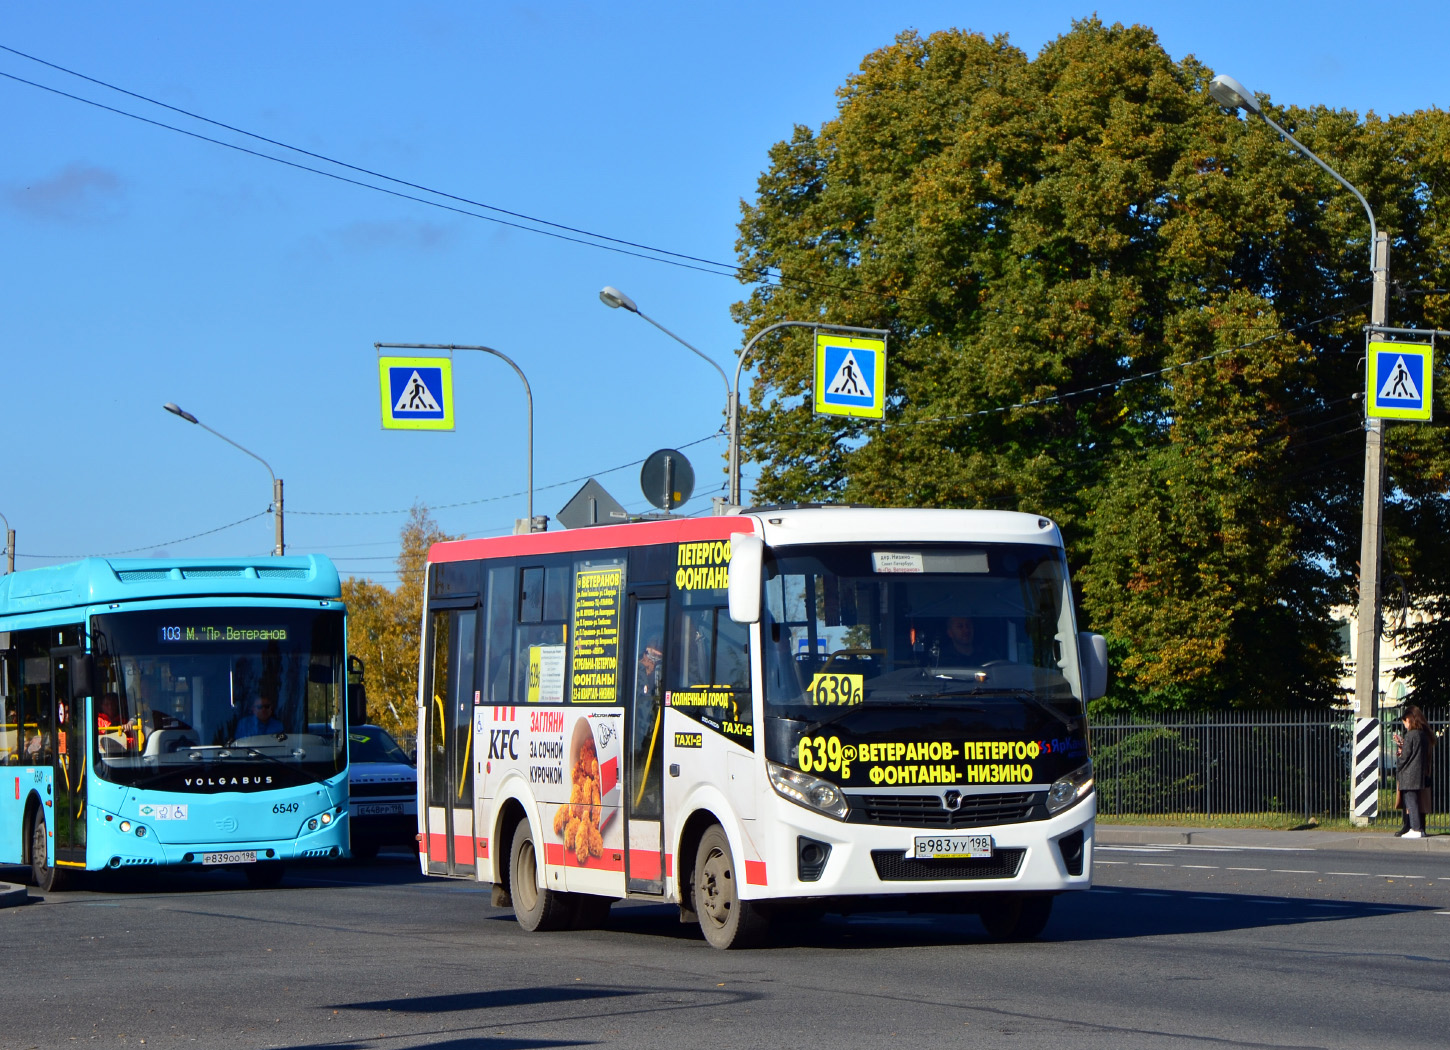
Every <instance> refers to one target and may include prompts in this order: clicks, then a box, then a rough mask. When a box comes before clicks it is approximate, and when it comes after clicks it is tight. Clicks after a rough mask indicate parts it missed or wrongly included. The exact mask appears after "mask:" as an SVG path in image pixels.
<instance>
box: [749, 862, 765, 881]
mask: <svg viewBox="0 0 1450 1050" xmlns="http://www.w3.org/2000/svg"><path fill="white" fill-rule="evenodd" d="M745 882H746V884H747V885H750V886H764V885H765V884H766V882H765V861H763V860H747V861H746V862H745Z"/></svg>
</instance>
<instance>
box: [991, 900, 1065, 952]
mask: <svg viewBox="0 0 1450 1050" xmlns="http://www.w3.org/2000/svg"><path fill="white" fill-rule="evenodd" d="M1051 917H1052V895H1051V894H1049V893H1014V894H1011V895H1009V896H1007V897H1006V898H1004V899H1003V900H1002V901H1001V902H1000V903H997V904H994V905H993V906H992V907H991V908H990V909H988V910H984V911H983V912H982V913H981V915H980V918H981V920H982V925H983V926H985V927H986V928H987V936H989V937H991V938H992V939H993V940H994V941H1030V940H1032V939H1033V938H1035V937H1036V936H1037V935H1038V934H1040V933H1041V932H1042V931H1043V929H1044V928H1045V927H1046V926H1047V920H1048V919H1049V918H1051Z"/></svg>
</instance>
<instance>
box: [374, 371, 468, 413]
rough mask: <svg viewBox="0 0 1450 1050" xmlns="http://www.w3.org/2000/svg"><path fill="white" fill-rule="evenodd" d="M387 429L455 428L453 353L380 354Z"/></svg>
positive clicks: (381, 383)
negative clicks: (445, 355)
mask: <svg viewBox="0 0 1450 1050" xmlns="http://www.w3.org/2000/svg"><path fill="white" fill-rule="evenodd" d="M378 386H379V390H380V393H381V396H382V405H383V429H384V430H452V429H453V359H452V358H451V357H379V358H378Z"/></svg>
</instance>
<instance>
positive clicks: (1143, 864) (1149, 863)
mask: <svg viewBox="0 0 1450 1050" xmlns="http://www.w3.org/2000/svg"><path fill="white" fill-rule="evenodd" d="M1174 866H1175V865H1172V864H1164V863H1162V862H1160V861H1153V860H1135V861H1133V867H1135V868H1172V867H1174Z"/></svg>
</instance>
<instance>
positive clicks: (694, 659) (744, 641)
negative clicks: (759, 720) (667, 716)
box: [669, 603, 751, 725]
mask: <svg viewBox="0 0 1450 1050" xmlns="http://www.w3.org/2000/svg"><path fill="white" fill-rule="evenodd" d="M670 638H671V639H672V642H671V644H672V645H673V646H674V647H675V652H674V657H675V658H674V659H673V660H671V661H670V662H669V663H670V688H671V689H673V690H681V691H689V690H696V689H709V690H710V691H711V692H712V693H716V694H720V693H724V694H726V695H728V696H729V697H730V699H729V701H728V702H725V703H714V704H710V705H708V706H703V707H697V706H693V705H689V706H687V705H679V709H680V710H681V711H684V712H686V713H687V714H690V715H691V716H695V715H704V716H705V717H707V718H710V719H713V720H715V721H718V722H731V723H738V724H740V725H748V724H749V723H750V720H751V717H750V656H749V652H748V647H749V638H750V628H749V627H748V626H747V625H745V624H738V623H736V622H735V621H734V620H732V619H730V613H729V609H728V607H727V606H726V605H724V604H723V603H722V604H718V605H717V604H709V605H705V604H699V605H682V606H677V611H676V613H675V622H674V630H673V631H671V632H670Z"/></svg>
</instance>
